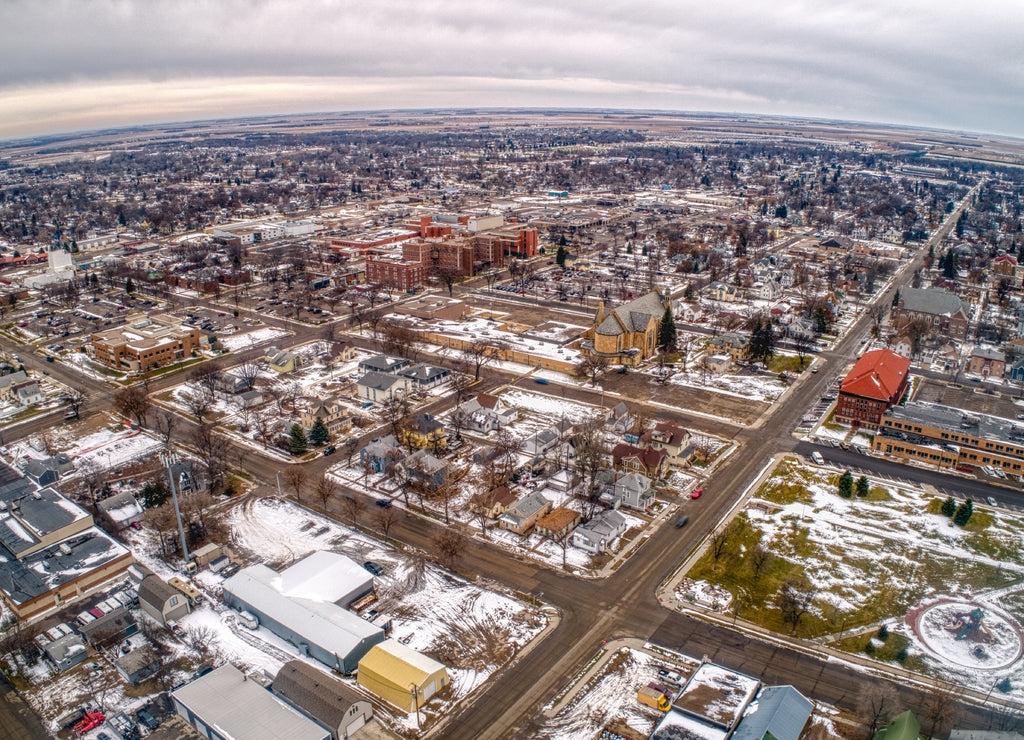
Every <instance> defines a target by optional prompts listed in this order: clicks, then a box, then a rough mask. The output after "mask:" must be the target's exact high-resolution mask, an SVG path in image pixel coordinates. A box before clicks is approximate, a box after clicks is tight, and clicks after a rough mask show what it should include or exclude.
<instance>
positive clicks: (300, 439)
mask: <svg viewBox="0 0 1024 740" xmlns="http://www.w3.org/2000/svg"><path fill="white" fill-rule="evenodd" d="M288 449H290V450H291V451H292V454H293V455H301V454H302V453H303V452H305V451H306V450H308V449H309V440H308V439H306V433H305V432H304V431H302V427H301V426H299V425H298V424H292V429H291V432H289V434H288Z"/></svg>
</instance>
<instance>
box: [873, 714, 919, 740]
mask: <svg viewBox="0 0 1024 740" xmlns="http://www.w3.org/2000/svg"><path fill="white" fill-rule="evenodd" d="M920 737H921V723H920V722H918V721H917V717H915V716H914V713H913V712H911V711H909V710H907V711H906V712H903V714H898V715H896V716H895V717H894V718H893V720H892V721H891V722H890V723H889V724H888V725H886V726H885V727H883V728H882V729H881V730H879V731H878V732H876V733H875V734H874V736H873V737H872V739H871V740H919V738H920Z"/></svg>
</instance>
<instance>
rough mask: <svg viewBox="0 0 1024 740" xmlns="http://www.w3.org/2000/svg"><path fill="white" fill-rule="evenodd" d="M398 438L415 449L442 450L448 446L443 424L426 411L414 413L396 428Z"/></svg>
mask: <svg viewBox="0 0 1024 740" xmlns="http://www.w3.org/2000/svg"><path fill="white" fill-rule="evenodd" d="M398 440H399V442H401V443H402V444H404V445H408V446H410V447H415V448H416V449H418V450H419V449H425V448H429V449H431V450H443V449H444V448H445V447H447V446H448V435H447V432H445V428H444V424H442V423H441V422H439V421H438V420H437V419H435V418H434V417H433V416H431V415H430V414H427V413H423V414H416V415H415V416H412V417H410V418H409V419H407V420H406V423H404V424H402V426H401V428H400V429H399V430H398Z"/></svg>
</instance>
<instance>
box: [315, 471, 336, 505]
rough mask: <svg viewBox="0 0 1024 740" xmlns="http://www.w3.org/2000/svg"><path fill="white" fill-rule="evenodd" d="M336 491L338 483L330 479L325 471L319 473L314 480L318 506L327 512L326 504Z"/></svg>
mask: <svg viewBox="0 0 1024 740" xmlns="http://www.w3.org/2000/svg"><path fill="white" fill-rule="evenodd" d="M337 492H338V484H337V483H335V482H334V481H333V480H331V477H330V476H329V475H327V473H321V474H320V477H319V478H318V479H317V482H316V497H317V498H318V499H319V500H320V506H321V508H322V509H323V510H324V513H325V514H326V513H327V504H328V503H330V500H331V498H332V497H333V496H334V494H335V493H337Z"/></svg>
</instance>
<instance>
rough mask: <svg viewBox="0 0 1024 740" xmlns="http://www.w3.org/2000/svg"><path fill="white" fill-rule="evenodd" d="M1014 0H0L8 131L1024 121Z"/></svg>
mask: <svg viewBox="0 0 1024 740" xmlns="http://www.w3.org/2000/svg"><path fill="white" fill-rule="evenodd" d="M1022 29H1024V2H1021V0H981V1H980V2H977V1H976V2H963V1H961V2H956V3H954V2H950V1H949V0H856V1H851V0H774V2H764V1H763V0H703V1H702V2H694V1H693V0H636V1H634V2H612V1H611V0H557V1H556V0H472V1H471V0H446V1H443V2H442V1H436V2H432V1H431V0H376V1H374V0H363V1H358V0H287V1H282V0H274V1H269V0H268V1H264V0H207V1H206V2H203V1H200V0H173V1H168V2H164V1H163V0H138V1H137V2H130V1H128V0H121V1H119V2H118V1H114V0H96V1H95V2H94V1H91V0H63V1H61V0H45V1H41V0H0V138H11V137H20V136H28V135H33V134H42V133H54V132H61V131H75V130H83V129H93V128H98V127H106V126H113V125H127V124H135V123H155V122H161V121H183V120H194V119H205V118H223V117H231V116H236V115H251V114H276V113H289V112H295V113H301V112H317V111H344V110H374V109H387V108H423V107H492V106H499V107H505V106H513V107H515V106H547V107H573V108H575V107H602V108H646V109H664V110H687V111H696V110H703V111H725V112H744V113H775V114H782V115H801V116H820V117H826V118H842V119H850V120H860V121H878V122H883V123H905V124H918V125H925V126H935V127H940V128H953V129H966V130H972V131H982V132H995V133H1009V134H1014V135H1018V136H1019V135H1024V42H1022V41H1021V32H1022Z"/></svg>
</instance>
